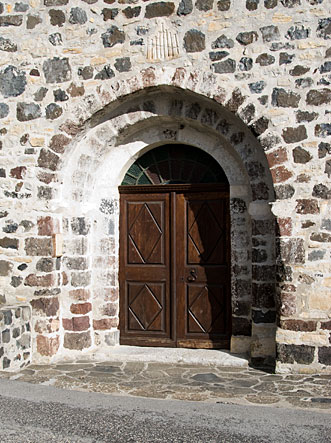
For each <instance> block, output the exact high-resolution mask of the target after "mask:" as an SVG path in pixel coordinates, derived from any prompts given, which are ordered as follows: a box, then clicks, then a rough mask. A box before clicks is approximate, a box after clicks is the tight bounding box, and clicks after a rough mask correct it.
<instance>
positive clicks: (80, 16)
mask: <svg viewBox="0 0 331 443" xmlns="http://www.w3.org/2000/svg"><path fill="white" fill-rule="evenodd" d="M86 22H87V15H86V12H85V11H84V9H81V8H71V11H70V17H69V23H72V24H73V25H78V24H80V25H82V24H84V23H86Z"/></svg>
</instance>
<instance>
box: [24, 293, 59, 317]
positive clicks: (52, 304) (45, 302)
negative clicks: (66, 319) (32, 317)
mask: <svg viewBox="0 0 331 443" xmlns="http://www.w3.org/2000/svg"><path fill="white" fill-rule="evenodd" d="M31 306H32V308H33V309H35V310H36V311H40V312H42V313H43V314H45V315H46V317H55V316H57V315H58V313H59V308H60V305H59V299H58V298H57V297H56V298H55V297H54V298H38V299H36V300H32V301H31Z"/></svg>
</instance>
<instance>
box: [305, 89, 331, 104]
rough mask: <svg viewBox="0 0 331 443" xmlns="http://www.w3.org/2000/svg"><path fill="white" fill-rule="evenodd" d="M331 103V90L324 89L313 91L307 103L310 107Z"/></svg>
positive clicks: (310, 92)
mask: <svg viewBox="0 0 331 443" xmlns="http://www.w3.org/2000/svg"><path fill="white" fill-rule="evenodd" d="M330 101H331V90H330V89H327V88H324V89H319V90H314V89H313V90H311V91H309V92H308V94H307V97H306V102H307V104H308V105H314V106H319V105H324V104H328V103H330Z"/></svg>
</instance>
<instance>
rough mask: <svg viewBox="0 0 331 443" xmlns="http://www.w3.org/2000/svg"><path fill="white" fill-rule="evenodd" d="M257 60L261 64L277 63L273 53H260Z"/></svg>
mask: <svg viewBox="0 0 331 443" xmlns="http://www.w3.org/2000/svg"><path fill="white" fill-rule="evenodd" d="M255 61H256V63H258V64H259V65H260V66H268V65H272V64H273V63H275V57H274V56H273V55H270V54H266V53H263V54H260V55H259V56H258V57H257V59H256V60H255Z"/></svg>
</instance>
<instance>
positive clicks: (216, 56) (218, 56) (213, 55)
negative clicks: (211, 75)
mask: <svg viewBox="0 0 331 443" xmlns="http://www.w3.org/2000/svg"><path fill="white" fill-rule="evenodd" d="M228 55H229V53H228V52H227V51H212V52H210V53H209V58H210V60H212V61H213V62H216V61H218V60H222V59H223V58H225V57H227V56H228Z"/></svg>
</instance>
